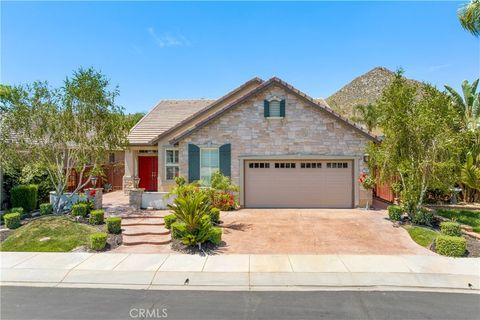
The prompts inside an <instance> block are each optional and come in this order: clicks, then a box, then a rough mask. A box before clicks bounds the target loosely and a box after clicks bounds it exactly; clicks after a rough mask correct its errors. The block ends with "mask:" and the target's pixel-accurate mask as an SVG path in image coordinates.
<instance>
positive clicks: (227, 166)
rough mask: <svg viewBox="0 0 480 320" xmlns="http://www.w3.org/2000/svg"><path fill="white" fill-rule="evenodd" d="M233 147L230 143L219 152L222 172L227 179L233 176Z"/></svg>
mask: <svg viewBox="0 0 480 320" xmlns="http://www.w3.org/2000/svg"><path fill="white" fill-rule="evenodd" d="M231 150H232V147H231V144H230V143H227V144H224V145H223V146H221V147H220V148H219V149H218V151H219V154H220V172H221V173H222V174H223V175H224V176H227V177H230V176H231V164H232V160H231V158H232V156H231V154H232V151H231Z"/></svg>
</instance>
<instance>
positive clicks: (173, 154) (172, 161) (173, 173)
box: [165, 149, 180, 180]
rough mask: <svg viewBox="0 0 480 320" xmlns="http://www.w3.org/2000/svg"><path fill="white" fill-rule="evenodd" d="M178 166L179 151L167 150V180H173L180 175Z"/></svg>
mask: <svg viewBox="0 0 480 320" xmlns="http://www.w3.org/2000/svg"><path fill="white" fill-rule="evenodd" d="M179 172H180V170H179V166H178V150H177V149H166V150H165V179H166V180H173V179H175V177H178V175H179Z"/></svg>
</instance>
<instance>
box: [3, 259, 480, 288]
mask: <svg viewBox="0 0 480 320" xmlns="http://www.w3.org/2000/svg"><path fill="white" fill-rule="evenodd" d="M0 261H1V271H0V285H23V286H51V287H95V288H131V289H180V290H182V289H203V290H204V289H208V290H308V289H311V290H324V289H346V288H347V289H348V288H357V289H362V288H363V289H369V290H371V289H375V288H379V289H382V290H384V289H389V290H404V289H410V290H412V289H415V290H426V291H432V290H434V291H435V290H452V289H453V290H467V291H468V292H476V293H479V292H480V291H479V288H480V274H479V272H480V259H478V258H474V259H468V258H457V259H454V258H447V257H440V256H408V255H401V256H385V255H362V256H359V255H213V256H200V255H181V254H170V255H169V254H115V253H96V254H92V253H34V252H0ZM187 279H188V281H187Z"/></svg>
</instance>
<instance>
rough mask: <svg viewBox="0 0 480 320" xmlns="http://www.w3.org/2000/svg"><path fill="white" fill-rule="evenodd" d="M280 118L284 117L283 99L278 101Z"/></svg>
mask: <svg viewBox="0 0 480 320" xmlns="http://www.w3.org/2000/svg"><path fill="white" fill-rule="evenodd" d="M280 117H285V99H283V100H282V101H280Z"/></svg>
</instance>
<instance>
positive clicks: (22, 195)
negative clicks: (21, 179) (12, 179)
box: [10, 184, 38, 212]
mask: <svg viewBox="0 0 480 320" xmlns="http://www.w3.org/2000/svg"><path fill="white" fill-rule="evenodd" d="M37 198H38V186H37V185H35V184H29V185H18V186H15V187H13V188H12V190H10V202H11V205H12V207H22V208H23V209H24V210H25V211H26V212H32V211H33V210H35V209H36V208H37Z"/></svg>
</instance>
